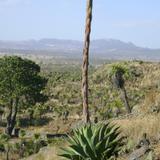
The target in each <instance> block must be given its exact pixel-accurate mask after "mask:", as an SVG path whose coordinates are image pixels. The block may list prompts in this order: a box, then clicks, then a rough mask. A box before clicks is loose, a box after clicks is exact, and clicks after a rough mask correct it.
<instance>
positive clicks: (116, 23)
mask: <svg viewBox="0 0 160 160" xmlns="http://www.w3.org/2000/svg"><path fill="white" fill-rule="evenodd" d="M85 8H86V0H0V39H1V40H26V39H41V38H59V39H75V40H83V37H84V22H85ZM92 24H93V27H92V36H91V37H92V39H99V38H100V39H102V38H113V39H120V40H122V41H126V42H128V41H130V42H133V43H135V44H136V45H139V46H144V47H151V48H160V0H94V10H93V23H92Z"/></svg>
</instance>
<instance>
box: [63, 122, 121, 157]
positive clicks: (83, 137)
mask: <svg viewBox="0 0 160 160" xmlns="http://www.w3.org/2000/svg"><path fill="white" fill-rule="evenodd" d="M119 134H120V131H119V127H115V126H113V125H110V124H109V123H108V124H101V125H99V124H98V125H85V126H84V127H81V128H78V129H76V130H74V131H73V136H72V137H70V136H69V139H68V143H69V148H67V149H65V148H62V154H61V155H60V156H62V157H65V158H67V159H70V160H71V159H72V160H87V159H88V160H108V159H110V158H112V157H116V156H117V155H118V152H119V151H120V149H121V145H122V141H121V138H119Z"/></svg>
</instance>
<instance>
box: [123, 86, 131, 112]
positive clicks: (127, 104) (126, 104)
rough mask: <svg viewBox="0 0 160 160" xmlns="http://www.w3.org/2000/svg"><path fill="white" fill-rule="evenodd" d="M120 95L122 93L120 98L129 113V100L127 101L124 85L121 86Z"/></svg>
mask: <svg viewBox="0 0 160 160" xmlns="http://www.w3.org/2000/svg"><path fill="white" fill-rule="evenodd" d="M121 95H122V99H123V101H124V105H125V107H126V110H127V112H128V113H131V107H130V105H129V102H128V97H127V92H126V90H125V88H124V87H123V88H121Z"/></svg>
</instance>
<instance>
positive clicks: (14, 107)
mask: <svg viewBox="0 0 160 160" xmlns="http://www.w3.org/2000/svg"><path fill="white" fill-rule="evenodd" d="M18 101H19V99H18V98H16V99H15V102H14V103H13V100H12V101H11V104H10V105H11V106H10V111H9V114H8V116H7V127H6V131H5V132H6V134H8V135H10V136H11V135H12V131H13V129H14V127H15V124H16V116H17V111H18Z"/></svg>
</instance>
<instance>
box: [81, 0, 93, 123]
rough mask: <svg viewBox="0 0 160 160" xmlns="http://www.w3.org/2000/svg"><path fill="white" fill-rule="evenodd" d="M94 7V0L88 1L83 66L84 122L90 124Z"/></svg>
mask: <svg viewBox="0 0 160 160" xmlns="http://www.w3.org/2000/svg"><path fill="white" fill-rule="evenodd" d="M92 6H93V0H87V10H86V26H85V41H84V49H83V64H82V98H83V120H84V122H85V123H88V122H90V116H89V109H88V65H89V46H90V33H91V22H92Z"/></svg>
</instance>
